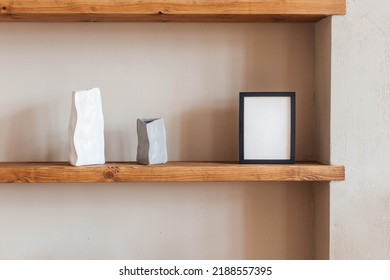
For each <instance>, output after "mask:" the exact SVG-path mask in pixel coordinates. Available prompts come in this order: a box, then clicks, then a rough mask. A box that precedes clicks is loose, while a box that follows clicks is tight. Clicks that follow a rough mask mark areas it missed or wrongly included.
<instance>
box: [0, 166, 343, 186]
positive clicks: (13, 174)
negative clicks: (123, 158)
mask: <svg viewBox="0 0 390 280" xmlns="http://www.w3.org/2000/svg"><path fill="white" fill-rule="evenodd" d="M344 173H345V171H344V166H334V165H324V164H320V163H317V162H300V163H296V164H238V163H236V162H169V163H167V164H163V165H154V166H144V165H138V164H137V163H135V162H111V163H106V164H104V165H93V166H82V167H74V166H71V165H69V164H68V163H67V162H18V163H0V183H112V182H260V181H333V180H336V181H339V180H344V177H345V174H344Z"/></svg>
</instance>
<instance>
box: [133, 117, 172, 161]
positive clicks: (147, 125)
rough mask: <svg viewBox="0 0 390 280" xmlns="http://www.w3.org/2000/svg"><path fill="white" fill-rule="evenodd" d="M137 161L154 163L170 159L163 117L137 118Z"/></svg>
mask: <svg viewBox="0 0 390 280" xmlns="http://www.w3.org/2000/svg"><path fill="white" fill-rule="evenodd" d="M137 134H138V147H137V162H138V163H140V164H146V165H152V164H161V163H166V162H167V161H168V155H167V144H166V142H167V141H166V132H165V125H164V120H163V119H138V120H137Z"/></svg>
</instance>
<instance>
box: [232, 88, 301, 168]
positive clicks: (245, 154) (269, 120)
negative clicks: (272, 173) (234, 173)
mask: <svg viewBox="0 0 390 280" xmlns="http://www.w3.org/2000/svg"><path fill="white" fill-rule="evenodd" d="M295 106H296V104H295V92H240V100H239V162H240V163H253V164H258V163H260V164H261V163H263V164H291V163H295V127H296V125H295V121H296V119H295V118H296V116H295V114H296V109H295Z"/></svg>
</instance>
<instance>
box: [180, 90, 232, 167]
mask: <svg viewBox="0 0 390 280" xmlns="http://www.w3.org/2000/svg"><path fill="white" fill-rule="evenodd" d="M237 100H238V98H237ZM207 107H208V106H206V108H197V109H195V108H191V109H190V110H187V111H185V112H183V113H182V117H181V127H182V129H181V141H180V145H181V148H180V151H181V158H183V159H185V160H189V161H205V160H208V161H237V160H238V105H237V106H235V107H227V108H207Z"/></svg>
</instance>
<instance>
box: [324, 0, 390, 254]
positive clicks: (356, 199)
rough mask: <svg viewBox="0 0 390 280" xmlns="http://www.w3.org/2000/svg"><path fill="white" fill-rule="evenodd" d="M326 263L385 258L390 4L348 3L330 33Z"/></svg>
mask: <svg viewBox="0 0 390 280" xmlns="http://www.w3.org/2000/svg"><path fill="white" fill-rule="evenodd" d="M332 29H333V30H332V101H331V103H332V106H331V108H332V112H331V161H332V163H334V164H345V166H346V181H345V182H338V183H332V184H331V197H330V205H331V207H330V215H331V219H330V227H331V231H330V235H331V236H330V257H331V258H332V259H389V258H390V2H389V1H387V0H378V1H370V0H358V1H357V0H356V1H348V2H347V15H346V16H344V17H335V18H333V26H332Z"/></svg>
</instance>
